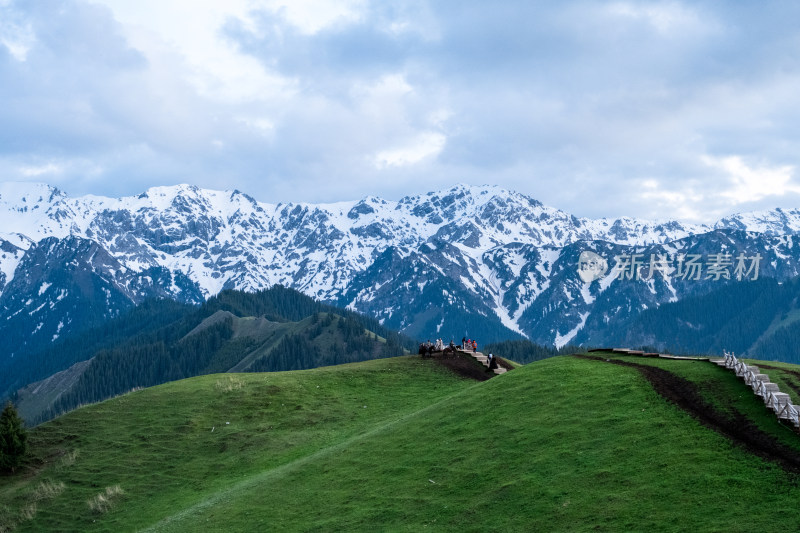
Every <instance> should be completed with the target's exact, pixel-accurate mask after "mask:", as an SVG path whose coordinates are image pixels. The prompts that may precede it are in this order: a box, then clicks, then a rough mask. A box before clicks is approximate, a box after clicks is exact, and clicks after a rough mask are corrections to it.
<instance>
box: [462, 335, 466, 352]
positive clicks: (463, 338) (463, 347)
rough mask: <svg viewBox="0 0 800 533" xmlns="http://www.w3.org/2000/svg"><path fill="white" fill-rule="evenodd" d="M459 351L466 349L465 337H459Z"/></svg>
mask: <svg viewBox="0 0 800 533" xmlns="http://www.w3.org/2000/svg"><path fill="white" fill-rule="evenodd" d="M461 349H462V350H466V349H467V338H466V337H461Z"/></svg>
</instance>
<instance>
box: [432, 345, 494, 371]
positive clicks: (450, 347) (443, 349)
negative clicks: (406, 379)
mask: <svg viewBox="0 0 800 533" xmlns="http://www.w3.org/2000/svg"><path fill="white" fill-rule="evenodd" d="M461 349H462V350H464V351H470V350H472V353H476V352H477V351H478V341H476V340H475V339H468V338H466V337H463V338H462V339H461ZM455 351H456V343H455V341H453V339H450V344H448V345H447V346H446V347H445V345H444V342H443V341H442V339H436V342H431V341H430V339H428V340H427V341H425V342H423V343H422V344H420V345H419V355H421V356H422V357H433V353H434V352H444V353H447V352H452V353H455ZM488 360H489V361H488V363H489V367H488V368H487V369H486V371H487V372H490V371H492V370H494V369H495V368H497V358H496V357H495V356H493V355H492V354H491V353H490V354H489V355H488Z"/></svg>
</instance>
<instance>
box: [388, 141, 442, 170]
mask: <svg viewBox="0 0 800 533" xmlns="http://www.w3.org/2000/svg"><path fill="white" fill-rule="evenodd" d="M446 142H447V137H445V136H444V135H443V134H441V133H437V132H423V133H421V134H419V135H417V136H416V137H415V138H414V139H412V140H410V141H409V142H408V143H407V144H405V145H403V146H398V147H395V148H391V149H389V150H382V151H380V152H378V153H377V154H376V155H375V157H374V163H375V167H376V168H387V167H403V166H407V165H413V164H415V163H419V162H420V161H422V160H423V159H426V158H429V157H434V156H436V155H438V154H439V153H440V152H441V151H442V149H444V146H445V143H446Z"/></svg>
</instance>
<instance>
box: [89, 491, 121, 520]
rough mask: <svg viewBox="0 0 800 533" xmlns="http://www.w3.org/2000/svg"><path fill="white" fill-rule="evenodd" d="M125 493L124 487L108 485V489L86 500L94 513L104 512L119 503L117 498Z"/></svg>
mask: <svg viewBox="0 0 800 533" xmlns="http://www.w3.org/2000/svg"><path fill="white" fill-rule="evenodd" d="M123 494H125V491H124V490H122V487H120V486H119V485H114V486H113V487H106V490H104V491H103V492H101V493H99V494H95V495H94V496H92V497H91V498H89V499H88V500H87V501H86V504H87V505H88V506H89V509H91V510H92V512H94V513H98V514H103V513H107V512H108V511H110V510H111V508H112V507H114V505H115V504H116V503H117V500H119V498H120V497H121V496H122V495H123Z"/></svg>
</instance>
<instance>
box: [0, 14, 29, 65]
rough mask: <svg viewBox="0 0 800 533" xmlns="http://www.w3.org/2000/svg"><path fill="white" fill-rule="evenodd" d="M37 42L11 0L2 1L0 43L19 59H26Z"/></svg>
mask: <svg viewBox="0 0 800 533" xmlns="http://www.w3.org/2000/svg"><path fill="white" fill-rule="evenodd" d="M35 42H36V36H35V35H34V34H33V30H32V29H31V27H30V25H29V24H26V23H24V22H23V21H20V20H19V19H18V16H17V15H16V13H15V12H14V10H13V9H12V6H11V2H10V0H2V1H0V44H2V45H3V46H5V47H6V48H7V49H8V51H9V53H10V54H11V55H12V56H13V57H14V59H16V60H17V61H25V60H26V59H27V57H28V52H29V51H30V49H31V47H32V46H33V45H34V43H35Z"/></svg>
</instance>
